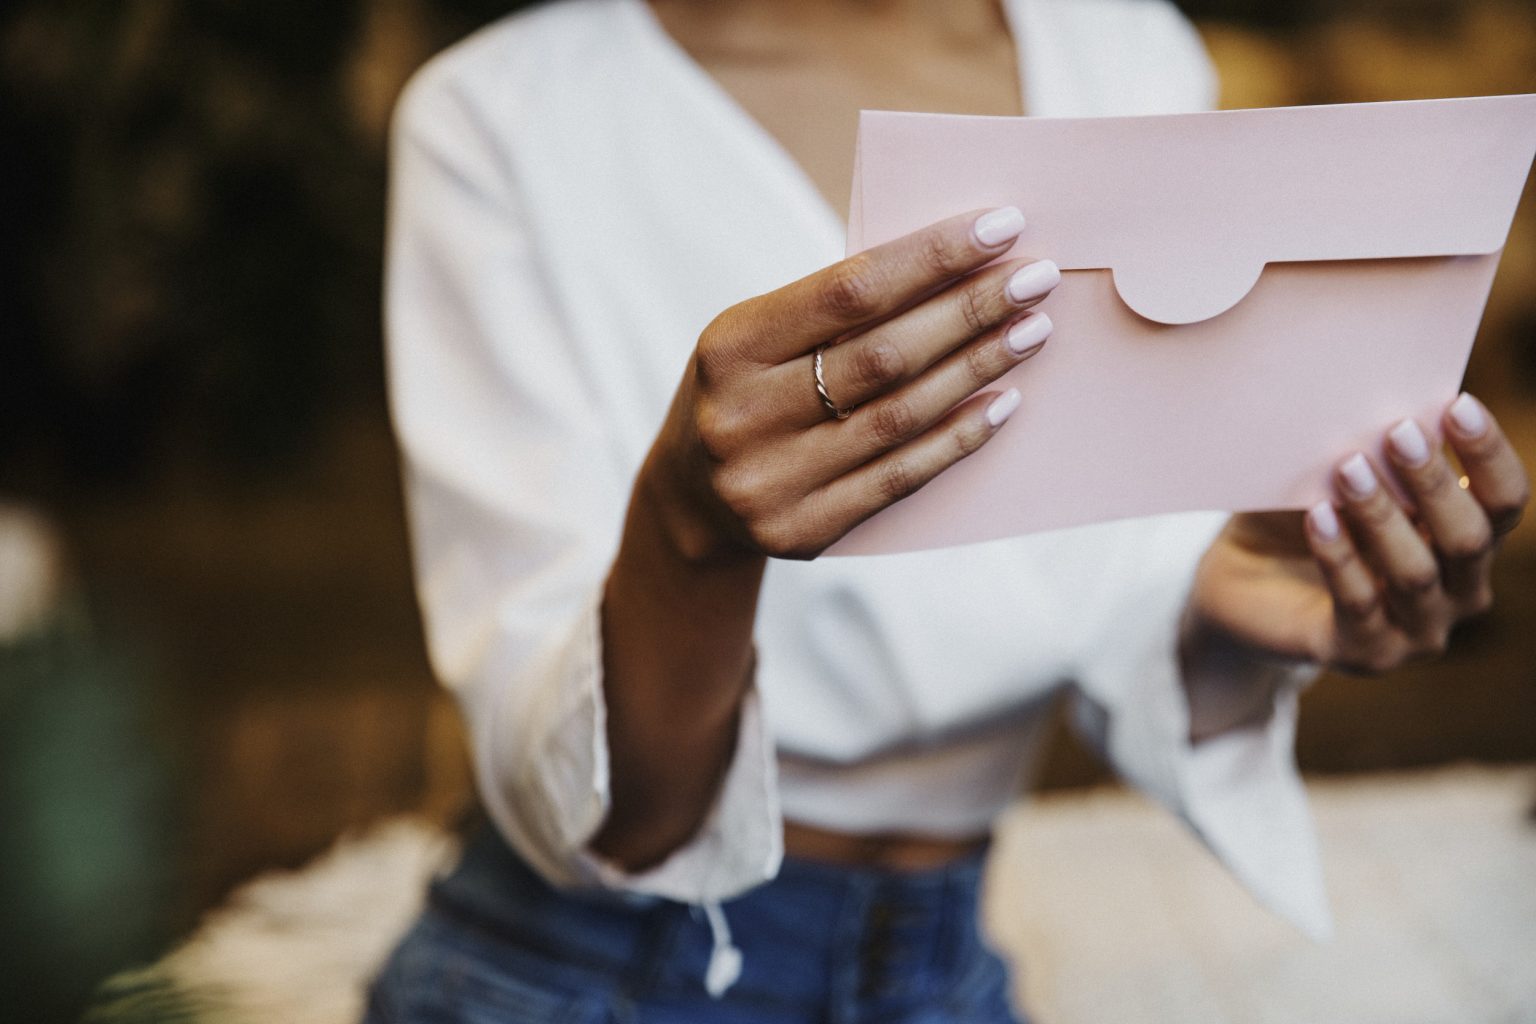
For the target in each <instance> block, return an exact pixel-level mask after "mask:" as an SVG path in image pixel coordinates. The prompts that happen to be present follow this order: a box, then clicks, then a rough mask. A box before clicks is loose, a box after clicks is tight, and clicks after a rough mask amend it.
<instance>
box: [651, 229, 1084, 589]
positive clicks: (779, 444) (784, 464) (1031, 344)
mask: <svg viewBox="0 0 1536 1024" xmlns="http://www.w3.org/2000/svg"><path fill="white" fill-rule="evenodd" d="M1023 227H1024V217H1023V215H1022V214H1020V213H1019V211H1018V210H1016V209H1014V208H1012V207H1004V208H1001V209H997V210H991V211H983V212H980V213H971V214H966V215H963V216H959V217H954V218H951V219H949V220H945V221H940V222H939V223H937V224H934V225H931V226H929V227H927V228H924V229H922V230H920V231H917V232H914V233H912V234H910V235H907V236H905V237H903V238H899V239H896V240H895V241H892V242H888V243H886V244H885V245H881V246H878V247H876V248H873V249H870V250H868V251H866V252H863V253H859V254H857V255H855V256H851V257H849V258H847V259H845V260H842V261H840V262H838V263H834V264H832V265H831V266H829V267H827V268H825V269H823V270H820V271H818V272H816V273H814V274H811V275H810V276H808V277H805V278H802V279H800V280H799V281H795V282H794V283H792V284H789V285H786V286H785V287H783V288H780V289H778V290H776V291H772V292H769V293H767V294H765V295H761V296H758V297H756V298H753V299H748V300H747V301H745V302H742V303H739V304H738V305H735V306H732V307H731V308H730V309H727V310H726V311H725V312H723V313H721V314H720V315H719V316H718V317H716V318H715V320H714V321H713V322H712V323H711V324H710V325H709V326H708V327H707V328H705V330H704V333H703V334H702V335H701V336H700V337H699V341H698V345H697V347H696V349H695V350H694V354H693V357H692V359H691V360H690V362H689V366H688V369H687V372H686V373H685V374H684V376H683V381H682V383H681V385H680V386H679V387H678V390H677V393H676V395H675V396H674V398H673V402H672V406H671V408H670V410H669V411H668V414H667V419H666V422H665V424H664V425H663V427H662V429H661V432H660V434H659V435H658V437H657V440H656V443H655V444H654V445H653V447H652V449H651V452H650V455H649V457H648V458H647V460H646V466H645V468H644V469H643V470H642V473H641V487H642V488H643V489H644V492H645V493H648V494H650V496H651V500H652V501H653V502H655V503H657V504H658V506H659V507H658V509H657V511H658V512H659V514H660V517H661V521H662V522H663V523H664V524H666V528H667V532H668V534H669V535H670V537H671V538H672V541H673V543H674V545H675V546H676V547H677V549H678V550H679V551H680V552H681V553H682V554H683V555H684V556H685V557H686V558H688V559H689V560H695V561H698V560H707V559H712V558H716V557H720V556H722V555H730V554H733V553H734V554H758V555H767V556H770V557H776V558H796V559H808V558H814V557H815V556H816V555H818V554H820V553H821V552H822V551H823V550H825V549H826V548H827V547H828V546H830V545H831V544H832V543H833V542H834V541H836V540H837V539H838V538H840V537H842V536H843V534H845V533H847V532H848V531H849V530H851V529H852V528H853V527H854V526H856V525H857V524H858V523H860V522H861V521H863V520H864V519H866V518H868V517H869V516H871V515H873V514H874V513H876V512H878V511H880V510H881V509H883V508H885V507H886V506H887V505H891V504H893V503H895V502H896V501H899V500H900V499H902V498H904V497H906V496H907V495H909V494H911V493H913V492H914V491H916V490H917V489H918V488H920V487H922V486H923V485H924V484H926V483H927V482H928V481H930V480H932V479H933V478H934V477H935V476H937V475H938V474H939V473H941V472H943V470H945V469H946V468H948V467H949V466H951V465H953V464H954V463H956V462H958V461H959V460H960V459H963V458H965V457H966V456H967V455H970V454H971V453H972V452H975V451H976V450H977V449H978V448H980V447H981V446H982V445H983V444H985V443H986V442H987V441H988V440H989V439H990V438H991V437H992V435H993V434H994V433H996V432H997V430H998V429H999V428H1000V427H1001V426H1002V425H1003V423H1004V422H1005V421H1006V420H1007V418H1008V416H1009V415H1010V414H1011V413H1012V412H1013V411H1014V409H1016V408H1017V407H1018V404H1019V401H1020V395H1019V392H1018V390H1017V389H1016V388H1009V389H1007V390H1006V391H1002V392H998V391H988V392H984V393H981V394H976V392H977V390H978V389H979V388H984V387H986V386H987V385H988V384H991V383H992V382H993V381H995V380H997V379H998V378H999V377H1001V376H1002V375H1003V374H1005V373H1007V372H1008V371H1009V370H1011V369H1012V368H1013V367H1014V366H1016V365H1018V364H1019V363H1020V362H1022V361H1023V360H1025V359H1028V358H1029V357H1030V356H1032V355H1034V354H1035V353H1036V352H1038V351H1039V350H1040V347H1041V346H1042V345H1043V344H1044V343H1045V340H1046V338H1047V337H1048V336H1049V335H1050V332H1051V321H1050V318H1049V317H1047V316H1046V315H1045V314H1044V313H1042V312H1031V311H1030V310H1031V307H1033V306H1034V305H1035V304H1036V303H1038V302H1039V301H1040V300H1041V299H1043V298H1044V297H1045V296H1046V295H1048V294H1049V293H1050V291H1051V289H1053V288H1054V287H1055V286H1056V285H1057V284H1058V283H1059V282H1060V280H1061V274H1060V271H1059V270H1058V269H1057V267H1056V265H1055V264H1054V263H1052V262H1051V261H1049V260H1027V259H1020V260H1009V261H1006V262H1003V263H999V264H997V265H996V266H991V267H988V266H986V264H988V263H989V262H991V261H992V260H994V259H996V258H997V256H998V255H999V254H1001V253H1002V252H1005V251H1006V250H1007V249H1008V247H1009V246H1011V245H1012V244H1013V242H1014V240H1015V239H1016V238H1017V237H1018V235H1019V232H1020V231H1022V229H1023ZM981 268H985V269H981ZM823 344H827V345H828V347H827V348H826V349H825V351H824V354H823V365H822V371H823V372H822V379H823V381H824V383H825V385H826V390H827V393H828V395H829V396H830V397H831V399H832V400H833V401H835V402H836V403H837V404H838V406H839V407H841V408H843V409H851V410H852V411H851V413H850V414H849V415H848V416H847V417H846V418H843V419H839V418H836V417H835V416H834V415H833V414H832V413H831V411H829V410H828V408H827V407H826V406H825V404H823V402H822V400H821V398H820V396H819V395H818V394H817V392H816V387H815V376H814V373H813V360H814V358H815V353H816V350H817V349H818V348H819V347H820V346H822V345H823ZM968 398H969V400H967V399H968ZM957 403H958V404H957Z"/></svg>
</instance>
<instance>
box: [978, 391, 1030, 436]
mask: <svg viewBox="0 0 1536 1024" xmlns="http://www.w3.org/2000/svg"><path fill="white" fill-rule="evenodd" d="M1023 400H1024V396H1023V395H1021V394H1019V389H1018V388H1009V389H1008V390H1007V391H1004V392H1003V393H1002V394H1000V395H998V396H997V397H996V398H994V399H992V404H991V405H989V406H987V422H988V423H989V424H991V425H992V426H994V427H1000V426H1002V425H1003V424H1004V423H1007V422H1008V417H1009V416H1012V415H1013V411H1014V410H1015V409H1017V408H1018V407H1019V403H1020V402H1022V401H1023Z"/></svg>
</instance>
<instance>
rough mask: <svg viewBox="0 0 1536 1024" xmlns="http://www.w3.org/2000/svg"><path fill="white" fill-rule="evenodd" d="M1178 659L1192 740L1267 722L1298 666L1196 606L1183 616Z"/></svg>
mask: <svg viewBox="0 0 1536 1024" xmlns="http://www.w3.org/2000/svg"><path fill="white" fill-rule="evenodd" d="M1178 665H1179V671H1180V680H1181V683H1182V685H1183V688H1184V695H1185V699H1186V701H1187V703H1188V706H1189V739H1190V742H1191V743H1200V742H1202V741H1204V740H1207V739H1210V738H1212V737H1213V736H1217V735H1220V734H1222V733H1225V732H1229V731H1232V730H1236V729H1244V728H1251V727H1255V726H1259V725H1262V724H1264V723H1265V722H1266V721H1268V720H1269V717H1270V715H1271V714H1272V713H1273V711H1274V707H1275V696H1276V694H1277V693H1278V692H1279V690H1280V688H1281V687H1282V686H1283V685H1284V683H1285V680H1286V679H1288V678H1290V676H1291V674H1292V670H1293V669H1294V667H1295V666H1294V665H1292V664H1291V663H1289V662H1286V661H1283V660H1281V659H1278V658H1276V657H1273V656H1271V655H1269V654H1267V653H1265V652H1263V651H1259V650H1256V649H1254V648H1253V647H1251V646H1249V645H1247V644H1244V643H1242V642H1241V641H1240V640H1238V639H1237V638H1235V637H1233V636H1232V635H1231V634H1230V633H1228V632H1227V631H1226V630H1224V629H1222V628H1221V626H1220V625H1219V624H1217V623H1214V622H1212V621H1210V620H1209V619H1207V618H1205V617H1204V616H1202V615H1201V614H1200V613H1199V611H1198V610H1197V609H1195V608H1194V607H1193V606H1190V607H1186V608H1185V610H1184V614H1183V616H1182V618H1181V620H1180V626H1179V640H1178Z"/></svg>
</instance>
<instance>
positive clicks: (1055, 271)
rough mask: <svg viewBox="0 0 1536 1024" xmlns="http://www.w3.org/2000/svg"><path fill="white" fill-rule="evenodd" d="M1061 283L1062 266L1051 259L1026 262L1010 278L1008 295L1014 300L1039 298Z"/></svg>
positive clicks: (1026, 300) (1025, 300) (1022, 300)
mask: <svg viewBox="0 0 1536 1024" xmlns="http://www.w3.org/2000/svg"><path fill="white" fill-rule="evenodd" d="M1060 283H1061V268H1060V267H1058V266H1056V264H1055V263H1054V262H1052V261H1051V260H1036V261H1035V262H1033V263H1026V264H1025V265H1024V266H1022V267H1020V268H1019V269H1018V270H1015V271H1014V272H1013V276H1012V277H1010V278H1009V279H1008V297H1009V298H1010V299H1012V300H1013V301H1014V302H1028V301H1029V300H1030V299H1038V298H1039V297H1040V296H1042V295H1044V294H1045V293H1046V292H1048V291H1050V290H1051V289H1052V288H1055V287H1056V286H1057V285H1058V284H1060Z"/></svg>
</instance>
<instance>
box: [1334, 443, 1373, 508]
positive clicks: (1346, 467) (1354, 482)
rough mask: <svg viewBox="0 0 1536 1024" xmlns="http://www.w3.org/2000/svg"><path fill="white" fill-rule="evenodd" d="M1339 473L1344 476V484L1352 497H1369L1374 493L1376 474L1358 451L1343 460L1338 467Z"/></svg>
mask: <svg viewBox="0 0 1536 1024" xmlns="http://www.w3.org/2000/svg"><path fill="white" fill-rule="evenodd" d="M1339 475H1340V476H1341V477H1343V478H1344V486H1345V488H1346V489H1347V490H1348V491H1349V493H1350V495H1351V496H1352V497H1355V498H1369V497H1370V496H1371V495H1373V494H1375V493H1376V474H1375V472H1373V471H1372V470H1371V464H1370V462H1368V461H1366V458H1365V456H1364V455H1362V454H1360V453H1359V452H1355V454H1353V455H1351V456H1350V457H1349V458H1347V459H1345V460H1344V464H1343V465H1342V466H1340V467H1339Z"/></svg>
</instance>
